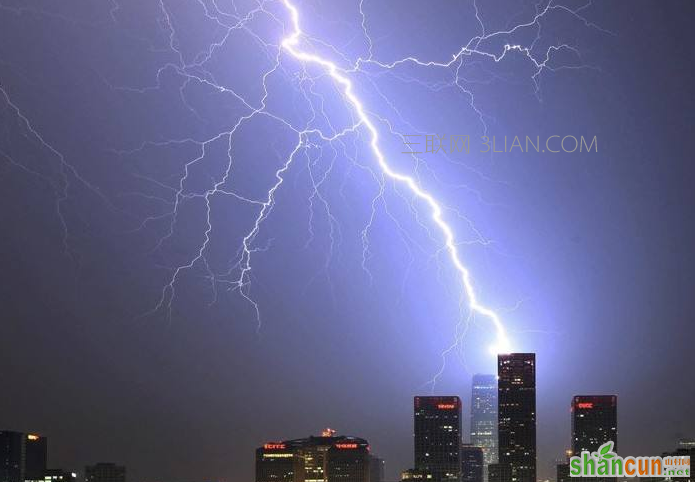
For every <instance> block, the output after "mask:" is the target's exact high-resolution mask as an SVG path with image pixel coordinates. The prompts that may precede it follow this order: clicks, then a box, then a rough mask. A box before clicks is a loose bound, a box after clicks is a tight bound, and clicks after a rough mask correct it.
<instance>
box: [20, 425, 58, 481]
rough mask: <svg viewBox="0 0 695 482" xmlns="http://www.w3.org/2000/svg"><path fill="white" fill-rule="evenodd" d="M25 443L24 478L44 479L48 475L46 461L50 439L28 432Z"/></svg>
mask: <svg viewBox="0 0 695 482" xmlns="http://www.w3.org/2000/svg"><path fill="white" fill-rule="evenodd" d="M25 443H26V458H25V461H26V464H25V467H26V469H25V473H24V480H39V479H43V478H44V476H45V475H46V463H47V461H48V439H47V438H46V437H42V436H41V435H36V434H27V435H26V441H25ZM58 475H60V474H58ZM62 475H65V474H62Z"/></svg>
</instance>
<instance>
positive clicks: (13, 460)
mask: <svg viewBox="0 0 695 482" xmlns="http://www.w3.org/2000/svg"><path fill="white" fill-rule="evenodd" d="M25 466H26V436H25V434H23V433H21V432H11V431H7V430H2V431H0V482H24V471H25Z"/></svg>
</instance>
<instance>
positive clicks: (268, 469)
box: [256, 442, 297, 482]
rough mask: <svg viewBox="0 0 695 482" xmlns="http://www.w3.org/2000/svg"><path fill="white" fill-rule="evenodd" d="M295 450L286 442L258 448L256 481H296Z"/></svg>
mask: <svg viewBox="0 0 695 482" xmlns="http://www.w3.org/2000/svg"><path fill="white" fill-rule="evenodd" d="M296 463H297V462H296V461H295V451H294V448H293V447H292V446H291V445H288V444H286V443H284V442H269V443H267V444H264V445H263V447H259V448H257V449H256V482H294V470H295V464H296Z"/></svg>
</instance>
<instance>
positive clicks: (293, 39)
mask: <svg viewBox="0 0 695 482" xmlns="http://www.w3.org/2000/svg"><path fill="white" fill-rule="evenodd" d="M283 3H284V5H285V7H287V9H288V10H289V12H290V16H291V18H292V25H293V27H294V28H293V32H292V34H291V35H289V36H288V37H286V38H284V39H283V40H282V47H283V48H284V49H286V50H287V51H288V52H289V53H290V54H292V56H293V57H295V58H296V59H298V60H301V61H303V62H307V63H312V64H318V65H320V66H321V67H323V68H324V69H325V70H326V72H327V73H328V75H330V76H331V78H332V79H333V80H334V81H335V82H336V83H337V84H339V85H340V86H342V88H343V93H344V94H345V97H346V98H347V99H348V100H349V101H350V103H351V104H352V106H353V107H354V109H355V113H356V114H357V116H358V118H359V120H360V123H361V124H364V126H366V127H367V129H368V130H369V133H370V136H371V142H370V146H371V148H372V152H373V153H374V157H375V158H376V159H377V161H378V163H379V167H380V168H381V170H382V171H383V172H384V174H386V175H387V176H388V177H390V178H391V179H394V180H396V181H398V182H400V183H402V184H405V185H406V186H408V188H409V189H410V190H411V192H412V193H413V194H415V196H417V197H418V198H419V199H421V200H423V201H425V202H426V203H427V205H428V206H429V207H430V209H431V215H432V220H433V221H434V223H435V224H436V225H437V227H438V228H439V229H440V231H441V232H442V234H443V235H444V240H445V245H446V248H447V251H448V252H449V257H450V258H451V262H452V263H453V265H454V267H455V268H456V270H457V271H458V272H459V274H460V276H461V282H462V285H463V288H464V290H465V294H466V297H467V299H468V307H469V308H470V309H471V311H472V312H475V313H478V314H480V315H482V316H484V317H486V318H488V319H489V320H490V321H491V322H492V324H493V325H494V328H495V332H496V336H497V338H496V341H495V343H494V344H493V345H492V346H490V352H491V353H492V354H494V355H497V354H498V353H508V352H510V351H511V345H510V343H509V339H508V337H507V330H506V329H505V327H504V325H503V324H502V320H501V319H500V317H499V315H498V314H497V313H495V312H494V311H493V310H492V309H490V308H488V307H486V306H484V305H482V304H481V303H480V302H479V301H478V297H477V295H476V292H475V289H474V287H473V283H472V282H471V276H470V272H469V271H468V269H467V268H466V267H465V266H464V265H463V263H462V262H461V257H460V256H459V252H458V249H457V248H456V240H455V236H454V231H453V229H452V228H451V226H449V225H448V224H447V223H446V221H445V220H444V218H443V215H442V208H441V206H440V205H439V203H438V202H437V200H436V199H435V198H434V197H433V196H432V195H431V194H430V193H429V192H427V191H425V190H424V189H422V188H421V187H420V186H419V185H418V183H417V182H416V181H415V180H414V179H413V178H412V177H410V176H406V175H405V174H401V173H399V172H396V171H394V170H393V169H392V168H391V166H390V165H389V164H388V162H386V159H385V157H384V154H383V153H382V152H381V149H379V132H378V131H377V129H376V127H375V126H374V124H373V123H372V121H371V120H370V119H369V117H368V116H367V114H366V113H365V112H364V107H363V106H362V102H361V101H360V100H359V99H358V98H357V96H356V95H355V93H354V92H353V88H352V82H351V81H350V79H349V78H348V77H346V76H345V75H343V74H342V73H341V72H340V69H338V67H337V66H336V65H335V64H334V63H333V62H331V61H330V60H326V59H324V58H321V57H319V56H317V55H315V54H310V53H307V52H303V51H301V50H298V49H297V46H298V44H299V39H300V37H301V36H302V35H303V32H302V30H301V28H300V26H299V12H298V10H297V8H296V7H295V6H294V5H292V3H291V2H290V1H289V0H283Z"/></svg>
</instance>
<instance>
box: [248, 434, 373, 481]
mask: <svg viewBox="0 0 695 482" xmlns="http://www.w3.org/2000/svg"><path fill="white" fill-rule="evenodd" d="M369 470H370V455H369V444H368V443H367V441H366V440H364V439H361V438H356V437H346V436H336V435H335V432H334V431H332V430H326V431H325V432H324V433H323V434H322V435H321V436H320V437H308V438H304V439H296V440H287V441H284V442H272V443H268V444H265V445H264V446H263V447H260V448H258V449H257V450H256V482H369Z"/></svg>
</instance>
